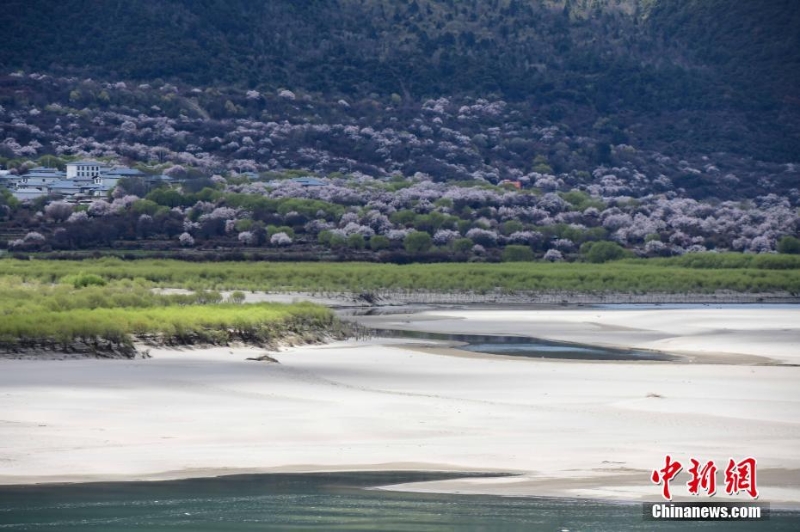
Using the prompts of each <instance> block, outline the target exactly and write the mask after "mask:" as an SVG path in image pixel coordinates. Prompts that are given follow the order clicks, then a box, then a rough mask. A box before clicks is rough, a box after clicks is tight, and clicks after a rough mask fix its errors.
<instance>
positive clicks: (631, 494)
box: [0, 463, 800, 512]
mask: <svg viewBox="0 0 800 532" xmlns="http://www.w3.org/2000/svg"><path fill="white" fill-rule="evenodd" d="M327 473H340V474H345V475H347V474H353V475H358V474H360V473H385V474H398V475H402V474H418V475H433V476H435V475H439V474H443V475H454V476H452V477H451V478H444V479H435V480H414V481H409V482H403V483H399V484H377V485H374V486H363V487H360V488H359V489H366V490H377V491H388V492H401V493H409V494H415V493H418V494H426V493H430V494H442V495H467V496H486V497H503V498H507V497H508V498H520V499H555V500H592V501H598V502H604V503H607V504H625V505H638V504H641V503H644V502H665V501H663V500H661V499H659V497H660V494H659V493H655V492H654V493H646V494H645V493H642V492H641V490H637V489H635V488H637V487H638V486H639V481H640V479H641V477H642V476H647V475H648V473H649V472H648V471H630V472H628V473H609V474H608V475H605V476H597V477H578V478H569V479H565V478H531V477H530V476H529V475H526V474H525V473H524V472H519V471H487V470H482V469H477V470H469V469H463V468H458V467H447V466H433V465H431V464H398V463H388V464H374V465H372V466H368V467H363V466H362V467H351V466H347V465H342V466H332V467H318V466H286V467H277V468H269V469H259V468H243V469H235V470H232V469H228V468H223V469H212V470H197V471H168V472H163V473H157V474H153V475H146V476H143V477H117V476H107V477H106V476H102V477H80V476H78V477H63V478H62V477H52V478H43V479H36V481H33V479H30V478H28V477H26V478H24V479H22V480H23V482H18V483H15V482H13V479H3V481H0V493H2V492H3V491H4V490H12V491H13V490H26V489H36V488H38V487H42V488H58V487H68V486H74V485H83V484H103V485H107V484H128V483H137V484H138V483H154V482H158V483H161V482H178V481H182V480H208V479H220V480H225V479H228V478H230V479H233V478H240V477H260V476H272V475H292V476H295V475H296V476H305V475H323V474H327ZM759 475H760V478H761V479H762V482H763V480H764V477H766V479H767V482H777V483H779V484H784V485H788V484H789V482H791V481H793V480H795V479H798V478H800V470H789V469H771V470H759ZM787 479H789V480H787ZM6 481H9V482H6ZM789 487H791V486H789ZM711 501H712V499H709V498H705V499H702V500H700V499H698V498H697V497H696V496H680V495H675V496H674V497H673V502H711ZM713 501H716V502H721V503H730V502H765V501H764V500H763V498H759V499H757V500H756V501H752V500H750V499H747V500H743V499H741V498H737V497H735V496H730V495H725V494H719V493H718V494H717V495H716V496H715V497H714V499H713ZM766 502H768V503H769V504H770V509H771V510H773V511H787V512H798V511H800V500H774V499H772V500H769V501H766Z"/></svg>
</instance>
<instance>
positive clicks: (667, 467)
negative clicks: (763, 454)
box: [643, 455, 769, 520]
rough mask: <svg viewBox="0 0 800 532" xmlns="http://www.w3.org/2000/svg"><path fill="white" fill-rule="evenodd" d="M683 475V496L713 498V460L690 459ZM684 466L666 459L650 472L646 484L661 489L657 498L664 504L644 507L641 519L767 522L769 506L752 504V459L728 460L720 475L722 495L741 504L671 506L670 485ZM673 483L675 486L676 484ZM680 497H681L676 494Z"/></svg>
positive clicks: (754, 480)
mask: <svg viewBox="0 0 800 532" xmlns="http://www.w3.org/2000/svg"><path fill="white" fill-rule="evenodd" d="M687 465H689V468H688V469H687V470H686V472H687V473H688V475H689V479H688V481H687V482H686V484H685V486H686V493H688V494H689V495H693V496H700V495H704V496H706V497H709V498H711V497H713V496H714V495H715V494H717V491H718V484H717V476H718V473H719V472H720V471H719V469H718V468H717V465H716V464H715V463H714V461H713V460H707V461H704V460H698V459H695V458H690V459H689V462H688V464H687ZM683 470H684V466H683V464H682V463H681V462H679V461H678V460H675V459H673V457H672V456H670V455H666V457H665V459H664V467H662V468H660V469H654V470H653V472H652V474H651V475H650V481H651V482H652V483H653V484H655V485H658V486H661V496H662V497H663V498H664V500H665V501H667V502H666V503H664V502H660V503H645V504H644V507H643V515H644V517H645V519H649V520H764V519H769V505H768V504H765V503H756V502H755V501H756V500H757V499H758V496H759V493H758V483H757V475H756V472H757V464H756V459H755V458H753V457H746V458H744V459H742V460H738V461H737V460H735V459H733V458H730V459H728V461H727V463H726V464H725V469H724V471H722V473H723V476H722V481H723V484H722V485H721V486H720V488H722V489H723V490H724V492H725V494H727V495H729V496H732V497H744V498H745V499H746V500H744V501H742V502H729V501H726V502H713V503H712V502H672V497H673V481H677V477H678V475H679V473H681V471H683ZM676 483H677V482H676ZM679 494H682V493H679Z"/></svg>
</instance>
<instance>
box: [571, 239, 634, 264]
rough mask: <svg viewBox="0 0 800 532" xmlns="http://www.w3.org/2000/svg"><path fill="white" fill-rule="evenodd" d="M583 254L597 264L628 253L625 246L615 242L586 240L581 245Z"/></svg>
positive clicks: (617, 258) (619, 257) (589, 260)
mask: <svg viewBox="0 0 800 532" xmlns="http://www.w3.org/2000/svg"><path fill="white" fill-rule="evenodd" d="M581 255H583V257H584V258H585V259H586V260H587V261H588V262H592V263H595V264H600V263H603V262H608V261H610V260H619V259H621V258H623V257H625V256H627V255H628V254H627V253H626V251H625V248H623V247H622V246H620V245H619V244H617V243H614V242H608V241H603V242H586V243H585V244H583V245H582V246H581Z"/></svg>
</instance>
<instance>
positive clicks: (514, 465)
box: [0, 310, 800, 503]
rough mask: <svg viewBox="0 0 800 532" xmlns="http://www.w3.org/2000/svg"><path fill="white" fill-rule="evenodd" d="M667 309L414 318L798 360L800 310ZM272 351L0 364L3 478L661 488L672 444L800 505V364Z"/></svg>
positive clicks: (392, 348) (629, 491)
mask: <svg viewBox="0 0 800 532" xmlns="http://www.w3.org/2000/svg"><path fill="white" fill-rule="evenodd" d="M626 312H627V311H626ZM653 312H654V313H652V314H651V313H649V312H642V311H635V312H634V311H631V312H630V313H628V314H623V313H622V312H621V311H549V312H544V313H540V314H536V313H532V312H513V313H512V312H509V313H502V312H501V313H494V312H492V313H487V312H474V313H465V312H458V313H451V312H437V313H426V315H421V316H418V317H417V318H414V319H418V320H420V321H419V323H416V324H414V327H415V328H417V325H419V326H420V327H419V328H423V327H424V328H427V329H430V330H452V331H453V332H476V333H477V332H490V331H492V332H512V329H513V330H515V331H516V333H517V334H524V333H530V332H531V331H534V330H536V331H539V332H540V333H542V332H546V333H547V334H540V335H541V336H548V337H551V338H555V337H558V338H560V339H567V338H569V339H575V340H580V341H589V340H591V341H592V342H596V343H605V344H614V345H634V344H635V345H648V346H651V347H652V346H653V344H654V343H655V344H658V342H661V345H663V344H664V342H672V344H671V345H680V346H681V348H682V349H684V350H686V351H689V352H699V351H704V350H707V351H713V352H714V353H718V352H722V353H725V352H727V353H740V354H750V355H764V354H766V355H769V356H771V357H774V358H780V359H786V360H789V359H791V360H796V357H797V356H798V350H797V349H796V347H797V341H798V338H799V337H800V334H798V327H800V316H799V315H798V313H797V312H796V311H783V310H775V311H771V310H769V311H768V310H758V311H757V312H756V313H755V314H752V312H753V311H743V312H751V315H750V316H749V318H748V316H746V315H744V314H740V313H739V311H731V310H729V311H721V310H710V311H707V312H706V313H702V312H699V311H697V312H695V311H692V312H689V311H685V310H684V311H680V314H674V315H671V314H670V315H666V314H663V312H662V313H660V314H659V312H661V311H653ZM448 316H453V318H450V317H448ZM429 318H435V319H436V320H435V321H430V320H429ZM792 318H794V319H792ZM392 319H394V318H392ZM408 319H409V318H403V319H401V320H399V321H406V320H408ZM425 320H429V321H425ZM588 320H591V323H589V322H588ZM594 324H599V325H594ZM406 325H408V326H410V324H406ZM522 325H524V327H526V329H525V330H524V331H522V330H521V329H520V327H521V326H522ZM620 327H627V328H628V329H624V330H620ZM634 327H636V329H633V328H634ZM726 327H727V328H728V329H729V330H727V331H726V330H725V328H726ZM640 328H641V329H640ZM734 328H736V329H738V330H739V332H738V333H737V332H734V331H732V329H734ZM784 329H788V332H786V331H784ZM765 330H767V331H770V334H763V335H762V331H765ZM681 331H683V333H684V334H685V335H686V336H681ZM693 338H694V339H695V340H696V341H695V342H693ZM709 338H716V339H718V340H719V343H717V344H715V345H714V346H711V345H710V344H709V343H708V339H709ZM756 338H757V339H758V341H756ZM773 338H774V339H775V342H774V343H773V342H772V341H771V340H772V339H773ZM746 339H750V340H751V341H750V342H749V343H748V342H746V341H745V340H746ZM762 341H763V342H764V343H763V344H762V343H760V342H762ZM792 345H794V346H795V349H794V350H792V349H790V347H791V346H792ZM709 347H710V349H707V348H709ZM258 353H259V351H258V350H256V349H245V348H239V349H204V350H185V351H172V350H153V351H152V352H151V354H152V355H154V358H153V359H150V360H133V361H120V360H115V361H108V360H77V361H75V360H73V361H22V360H0V483H2V484H18V483H34V482H43V481H85V480H99V479H105V480H114V479H115V480H124V479H158V478H178V477H187V476H206V475H214V474H224V473H241V472H261V471H317V470H326V469H337V470H350V469H353V470H354V469H387V470H388V469H392V470H399V469H417V470H419V469H439V470H443V469H449V470H481V471H515V472H520V473H522V475H523V476H521V477H517V478H511V479H508V478H506V479H481V480H461V481H449V482H439V483H432V484H426V485H416V486H412V487H411V489H422V490H425V489H432V490H442V491H460V492H480V493H498V494H513V495H562V496H580V497H603V498H620V499H636V498H646V499H649V500H657V498H658V496H659V493H660V491H659V489H660V488H659V487H658V486H655V485H652V484H651V483H650V481H649V472H650V470H652V469H653V468H656V467H661V466H662V465H663V460H664V455H665V454H667V453H670V454H672V455H673V456H674V457H676V458H678V459H680V460H681V461H683V462H685V463H688V460H689V458H692V457H695V458H702V459H706V460H707V459H713V460H715V461H716V462H717V464H718V465H721V466H722V467H721V469H724V463H726V462H727V459H728V458H729V457H735V458H744V457H746V456H754V457H756V458H757V459H758V464H759V470H758V472H759V487H760V490H761V493H762V500H765V501H770V502H773V503H776V502H777V503H781V502H800V386H798V382H799V380H800V367H788V366H763V365H762V366H750V365H724V364H700V363H693V364H674V363H619V362H611V363H606V362H574V361H566V362H558V361H544V360H530V359H512V358H509V357H492V356H464V357H460V356H453V353H449V354H448V353H446V352H443V351H442V350H441V349H428V350H425V349H419V348H411V347H409V346H407V345H406V346H403V345H400V343H399V341H383V340H376V341H371V342H349V343H338V344H333V345H329V346H317V347H303V348H296V349H291V350H288V351H286V352H284V353H280V354H278V355H276V358H278V359H279V360H280V362H281V364H280V365H276V364H266V363H259V362H252V361H245V360H244V358H246V357H247V356H253V355H254V354H258ZM653 394H656V395H658V396H661V397H653V396H652V395H653ZM679 479H680V483H678V484H673V486H674V488H673V491H674V492H675V493H676V494H677V495H680V494H685V493H686V488H685V485H683V484H684V483H685V482H686V480H687V479H688V476H686V474H685V473H684V474H682V476H681V477H679ZM718 480H719V481H720V484H722V477H721V476H720V478H719V479H718Z"/></svg>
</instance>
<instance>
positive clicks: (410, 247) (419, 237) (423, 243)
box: [403, 231, 433, 254]
mask: <svg viewBox="0 0 800 532" xmlns="http://www.w3.org/2000/svg"><path fill="white" fill-rule="evenodd" d="M432 244H433V239H432V238H431V235H429V234H428V233H425V232H423V231H414V232H412V233H409V234H407V235H406V237H405V239H403V246H405V248H406V251H407V252H409V253H414V254H417V253H425V252H426V251H428V250H429V249H431V245H432Z"/></svg>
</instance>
